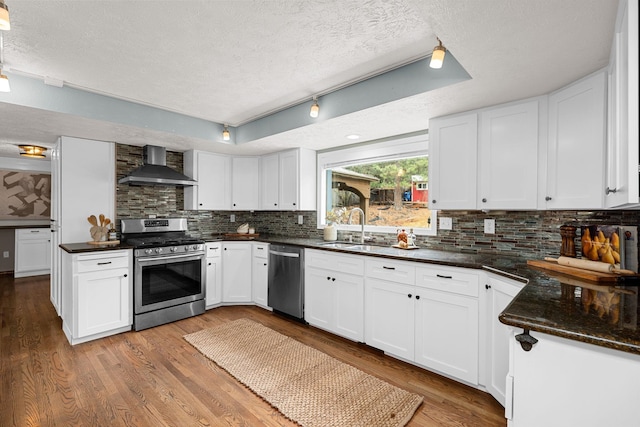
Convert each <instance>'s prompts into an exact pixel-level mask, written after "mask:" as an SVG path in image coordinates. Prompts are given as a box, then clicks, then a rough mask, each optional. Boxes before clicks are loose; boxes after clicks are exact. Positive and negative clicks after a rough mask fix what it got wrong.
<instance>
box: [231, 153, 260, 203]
mask: <svg viewBox="0 0 640 427" xmlns="http://www.w3.org/2000/svg"><path fill="white" fill-rule="evenodd" d="M231 164H232V166H231V209H232V210H245V211H246V210H254V209H258V208H259V207H260V182H259V180H260V158H259V157H251V156H247V157H233V158H232V160H231Z"/></svg>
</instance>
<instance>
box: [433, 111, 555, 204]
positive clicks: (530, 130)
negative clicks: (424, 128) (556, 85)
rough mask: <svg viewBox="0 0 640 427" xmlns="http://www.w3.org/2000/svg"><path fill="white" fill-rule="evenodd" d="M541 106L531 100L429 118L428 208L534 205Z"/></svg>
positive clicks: (535, 201)
mask: <svg viewBox="0 0 640 427" xmlns="http://www.w3.org/2000/svg"><path fill="white" fill-rule="evenodd" d="M541 104H542V106H541ZM543 106H544V100H540V99H534V100H529V101H524V102H517V103H512V104H506V105H501V106H496V107H492V108H488V109H483V110H477V111H475V112H470V113H465V114H461V115H456V116H451V117H444V118H438V119H434V120H431V122H430V123H429V134H430V142H429V143H430V148H429V151H430V157H431V161H430V163H429V167H430V168H429V192H430V197H429V201H430V206H431V208H433V209H535V208H536V203H537V188H538V187H537V179H536V178H537V169H538V150H539V145H538V144H539V135H540V132H539V110H540V108H541V107H543ZM514 177H517V179H514Z"/></svg>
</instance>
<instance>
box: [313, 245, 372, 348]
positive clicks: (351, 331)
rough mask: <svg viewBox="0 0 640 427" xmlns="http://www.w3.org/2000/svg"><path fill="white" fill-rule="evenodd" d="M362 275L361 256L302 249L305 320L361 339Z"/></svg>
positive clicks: (327, 329)
mask: <svg viewBox="0 0 640 427" xmlns="http://www.w3.org/2000/svg"><path fill="white" fill-rule="evenodd" d="M329 266H331V268H329ZM363 276H364V259H363V257H361V256H358V255H351V256H349V255H342V254H341V255H335V254H330V253H328V252H326V251H317V250H313V249H307V250H305V278H304V280H305V298H304V299H305V303H304V317H305V321H307V322H308V323H309V324H310V325H313V326H316V327H318V328H321V329H324V330H326V331H329V332H332V333H334V334H336V335H340V336H342V337H344V338H348V339H351V340H354V341H358V342H362V341H364V278H363Z"/></svg>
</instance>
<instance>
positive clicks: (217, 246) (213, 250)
mask: <svg viewBox="0 0 640 427" xmlns="http://www.w3.org/2000/svg"><path fill="white" fill-rule="evenodd" d="M206 246H207V258H218V257H219V256H220V254H221V253H222V242H207V243H206Z"/></svg>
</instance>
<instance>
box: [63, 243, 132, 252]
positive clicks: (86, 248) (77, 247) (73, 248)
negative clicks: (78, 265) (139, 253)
mask: <svg viewBox="0 0 640 427" xmlns="http://www.w3.org/2000/svg"><path fill="white" fill-rule="evenodd" d="M59 246H60V247H61V248H62V249H63V250H64V251H65V252H68V253H70V254H79V253H86V252H102V251H117V250H120V249H133V246H131V245H126V244H117V245H112V244H104V245H93V244H89V243H63V244H61V245H59Z"/></svg>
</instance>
